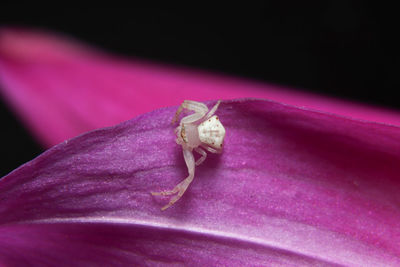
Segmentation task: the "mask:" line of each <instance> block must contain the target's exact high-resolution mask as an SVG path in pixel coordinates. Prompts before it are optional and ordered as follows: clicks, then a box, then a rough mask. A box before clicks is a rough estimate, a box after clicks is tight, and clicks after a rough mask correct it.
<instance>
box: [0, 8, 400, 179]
mask: <svg viewBox="0 0 400 267" xmlns="http://www.w3.org/2000/svg"><path fill="white" fill-rule="evenodd" d="M321 2H322V3H319V2H318V3H314V2H311V3H310V2H306V3H304V2H299V1H293V2H292V1H290V2H287V1H276V2H271V3H264V4H262V5H255V6H243V5H241V6H226V7H223V8H221V7H218V8H216V7H209V6H191V7H186V8H180V9H176V8H165V9H161V8H155V7H153V8H134V7H130V8H121V9H115V8H104V9H101V8H90V9H78V8H65V7H62V8H61V7H60V8H57V9H53V10H46V11H44V10H42V11H40V12H38V11H35V10H28V9H25V10H21V9H22V8H21V7H18V8H16V7H14V8H10V7H5V6H2V7H1V9H0V17H1V18H0V22H1V25H3V26H4V25H10V26H15V25H17V26H24V27H26V26H28V27H35V28H41V29H46V30H52V31H56V32H61V33H64V34H68V35H71V36H73V37H75V38H76V39H78V40H82V41H84V42H86V43H88V44H90V45H94V46H97V47H100V48H101V49H103V50H106V51H109V52H111V53H114V54H118V55H121V56H135V57H139V58H145V59H151V60H155V61H159V62H168V63H173V64H179V65H182V66H191V67H195V68H200V69H207V70H210V71H215V72H219V73H224V74H229V75H234V76H241V77H247V78H252V79H255V80H260V81H267V82H273V83H277V84H282V85H288V86H291V87H296V88H299V90H306V91H309V92H314V93H318V94H324V95H328V96H335V97H341V98H344V99H350V100H356V101H359V102H365V103H369V104H374V105H378V106H385V107H388V108H395V109H400V102H399V100H398V98H397V97H396V92H397V91H398V88H399V78H398V71H399V68H398V60H397V58H398V54H399V53H398V49H399V48H398V47H399V46H398V43H396V41H395V40H396V39H397V35H398V32H399V30H398V28H397V24H396V23H395V21H396V18H397V14H396V13H397V9H396V8H394V7H390V6H387V5H385V6H383V4H380V5H377V4H376V3H375V4H372V3H369V2H368V3H367V2H358V1H321ZM392 13H393V14H392ZM0 116H1V122H2V127H1V128H2V130H1V137H2V138H1V140H2V148H1V151H2V155H3V157H2V163H1V164H0V165H1V168H0V175H1V176H3V175H5V174H6V173H8V172H9V171H11V170H13V169H15V168H16V167H18V166H19V165H20V164H22V163H24V162H26V161H28V160H31V159H32V158H34V157H35V156H36V155H38V154H39V153H40V152H41V151H42V148H41V147H40V145H39V144H38V143H37V142H36V141H35V140H34V139H33V138H32V137H31V135H30V133H29V132H28V131H27V130H26V129H25V128H24V126H23V125H22V124H21V122H19V121H18V120H17V118H16V117H15V116H14V114H13V113H12V112H10V111H9V109H8V108H7V106H6V105H5V103H4V101H3V102H1V105H0Z"/></svg>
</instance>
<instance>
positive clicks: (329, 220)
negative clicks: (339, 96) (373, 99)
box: [0, 99, 400, 266]
mask: <svg viewBox="0 0 400 267" xmlns="http://www.w3.org/2000/svg"><path fill="white" fill-rule="evenodd" d="M208 104H210V106H211V105H212V104H213V103H208ZM175 110H176V108H163V109H159V110H156V111H153V112H151V113H147V114H144V115H142V116H139V117H137V118H135V119H132V120H130V121H127V122H124V123H122V124H119V125H117V126H114V127H110V128H104V129H99V130H95V131H92V132H89V133H86V134H84V135H82V136H79V137H77V138H74V139H71V140H68V141H65V142H63V143H61V144H59V145H57V146H55V147H53V148H51V149H50V150H48V151H46V152H45V153H44V154H42V155H41V156H39V157H38V158H36V159H34V160H32V161H31V162H28V163H26V164H25V165H23V166H21V167H20V168H18V169H17V170H15V171H13V172H12V173H10V174H9V175H7V176H5V177H4V178H2V179H1V180H0V262H2V263H4V264H6V265H21V264H27V265H30V264H33V263H36V264H50V265H51V264H57V265H60V263H61V264H65V265H66V266H70V265H75V266H87V265H91V266H93V265H99V266H102V265H108V266H109V265H126V264H136V265H140V266H146V265H147V266H157V265H166V264H170V265H186V266H187V265H198V266H238V265H243V266H257V265H264V266H265V265H269V266H313V265H314V266H337V265H346V266H378V265H380V266H382V265H385V266H398V265H399V264H400V248H399V246H398V244H399V243H400V234H399V233H400V224H399V221H400V206H399V203H400V194H398V191H399V186H400V178H399V173H400V165H399V162H400V142H399V141H400V128H399V127H396V126H389V125H384V124H379V123H373V122H364V121H358V120H350V119H347V118H343V117H338V116H333V115H329V114H324V113H320V112H313V111H309V110H307V109H300V108H295V107H291V106H287V105H282V104H279V103H275V102H270V101H264V100H249V99H247V100H235V101H223V102H222V103H221V105H220V108H219V110H218V111H217V114H218V115H219V117H220V119H221V122H222V123H223V124H224V126H225V128H226V132H227V133H226V138H225V148H224V151H223V153H222V154H220V155H214V154H213V155H209V157H208V158H207V160H206V161H205V162H204V163H203V164H202V165H201V166H199V167H197V168H196V175H195V179H194V181H193V183H192V184H191V185H190V187H189V189H188V191H187V192H186V193H185V194H184V195H183V197H182V198H181V199H180V200H179V201H178V202H177V203H176V204H175V205H174V206H172V207H171V208H169V209H168V210H166V211H164V212H162V211H161V210H160V208H161V207H162V206H163V205H164V204H165V203H166V201H168V200H167V199H163V198H161V197H154V196H151V195H150V193H149V192H151V191H158V190H164V189H170V188H172V187H173V186H175V185H176V184H177V183H178V182H179V181H181V180H182V179H183V178H184V177H186V175H187V169H186V166H185V164H184V160H183V158H182V152H181V149H180V147H179V146H177V145H176V143H175V141H174V139H175V137H174V134H173V126H171V124H170V119H171V117H172V116H173V115H174V113H175Z"/></svg>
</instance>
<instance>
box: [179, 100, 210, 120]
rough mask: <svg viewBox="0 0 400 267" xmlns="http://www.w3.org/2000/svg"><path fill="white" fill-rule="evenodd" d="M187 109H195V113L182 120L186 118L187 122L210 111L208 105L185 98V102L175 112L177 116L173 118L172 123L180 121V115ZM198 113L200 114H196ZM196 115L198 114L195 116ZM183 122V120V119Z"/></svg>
mask: <svg viewBox="0 0 400 267" xmlns="http://www.w3.org/2000/svg"><path fill="white" fill-rule="evenodd" d="M184 109H186V110H191V111H194V112H195V113H194V114H192V115H189V116H187V117H185V118H183V119H182V120H184V119H186V120H185V121H184V122H185V123H190V122H194V121H196V120H198V119H200V118H202V117H203V116H204V115H205V114H206V113H207V111H208V108H207V106H206V105H204V104H203V103H200V102H196V101H192V100H185V101H183V103H182V104H181V105H180V106H179V108H178V110H177V111H176V113H175V116H174V117H173V118H172V124H174V123H175V122H177V121H178V119H179V115H180V114H181V112H182V111H183V110H184ZM196 114H198V115H196ZM193 115H196V116H193ZM182 122H183V121H182Z"/></svg>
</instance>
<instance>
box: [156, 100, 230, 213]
mask: <svg viewBox="0 0 400 267" xmlns="http://www.w3.org/2000/svg"><path fill="white" fill-rule="evenodd" d="M220 102H221V101H218V102H217V104H215V106H214V107H213V108H212V109H211V110H210V111H208V108H207V106H206V105H204V104H203V103H200V102H196V101H191V100H185V101H184V102H183V103H182V104H181V105H180V106H179V108H178V110H177V111H176V114H175V116H174V118H173V120H172V123H175V122H176V121H177V120H178V118H179V115H180V114H181V112H182V111H183V110H189V111H194V113H193V114H190V115H188V116H186V117H184V118H182V119H181V121H180V123H179V126H178V127H176V128H175V134H176V137H177V138H176V143H177V144H178V145H181V146H182V150H183V157H184V159H185V162H186V166H187V168H188V172H189V176H188V177H187V178H186V179H185V180H183V181H182V182H180V183H179V184H178V185H177V186H175V188H174V189H172V190H167V191H162V192H152V194H153V195H163V196H169V195H174V194H176V196H174V197H173V198H171V200H170V202H169V203H168V204H167V205H166V206H164V207H163V208H162V210H165V209H167V208H169V207H171V206H172V205H173V204H174V203H175V202H176V201H178V200H179V199H180V198H181V196H182V195H183V194H184V193H185V191H186V189H187V188H188V186H189V185H190V183H191V182H192V181H193V178H194V170H195V166H198V165H200V164H201V163H202V162H203V161H204V160H205V159H206V157H207V153H206V151H204V149H205V150H207V151H209V152H211V153H221V151H222V147H223V143H224V138H225V128H224V126H223V125H222V123H221V122H220V121H219V118H218V117H217V116H216V115H214V113H215V111H216V110H217V109H218V106H219V104H220ZM193 150H194V151H196V152H197V153H199V154H200V155H201V157H200V158H199V159H198V160H197V161H196V162H195V160H194V156H193Z"/></svg>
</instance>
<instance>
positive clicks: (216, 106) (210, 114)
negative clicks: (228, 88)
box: [204, 100, 221, 120]
mask: <svg viewBox="0 0 400 267" xmlns="http://www.w3.org/2000/svg"><path fill="white" fill-rule="evenodd" d="M219 104H221V100H218V102H217V104H215V105H214V106H213V108H212V109H211V110H210V111H209V112H208V113H207V115H206V116H205V117H204V120H207V119H209V118H211V116H212V115H214V113H215V111H217V109H218V106H219Z"/></svg>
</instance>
